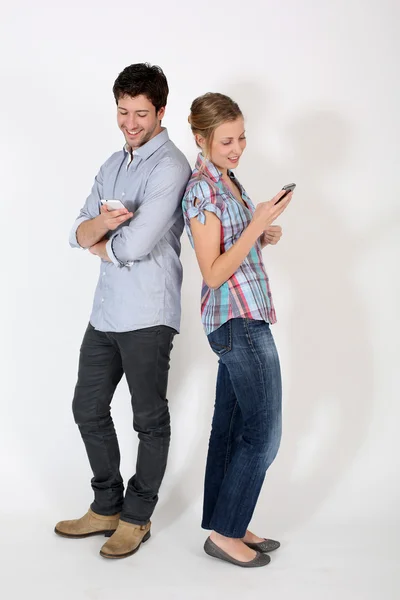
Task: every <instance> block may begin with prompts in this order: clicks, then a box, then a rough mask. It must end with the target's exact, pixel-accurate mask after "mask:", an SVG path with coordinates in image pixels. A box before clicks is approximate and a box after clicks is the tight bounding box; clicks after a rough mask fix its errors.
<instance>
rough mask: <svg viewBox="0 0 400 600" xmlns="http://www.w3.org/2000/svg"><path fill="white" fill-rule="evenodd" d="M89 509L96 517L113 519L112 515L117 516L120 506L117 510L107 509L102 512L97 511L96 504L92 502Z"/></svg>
mask: <svg viewBox="0 0 400 600" xmlns="http://www.w3.org/2000/svg"><path fill="white" fill-rule="evenodd" d="M90 508H91V510H92V511H93V512H94V513H96V515H101V516H102V517H113V516H114V515H117V514H119V513H120V512H121V510H122V505H121V506H120V507H119V508H107V509H104V510H102V509H100V510H99V509H98V508H96V502H92V504H91V505H90Z"/></svg>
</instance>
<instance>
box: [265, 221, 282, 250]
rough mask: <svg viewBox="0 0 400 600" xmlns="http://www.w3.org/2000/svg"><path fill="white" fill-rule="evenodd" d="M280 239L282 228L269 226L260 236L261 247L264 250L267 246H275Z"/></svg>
mask: <svg viewBox="0 0 400 600" xmlns="http://www.w3.org/2000/svg"><path fill="white" fill-rule="evenodd" d="M281 237H282V227H279V225H270V226H269V227H267V229H265V230H264V233H263V234H262V236H261V247H262V248H265V246H267V245H268V244H272V245H273V246H275V244H277V243H278V242H279V240H280V239H281Z"/></svg>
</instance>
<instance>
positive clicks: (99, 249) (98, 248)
mask: <svg viewBox="0 0 400 600" xmlns="http://www.w3.org/2000/svg"><path fill="white" fill-rule="evenodd" d="M107 242H108V240H101V241H100V242H97V244H95V245H94V246H91V247H90V248H89V252H91V254H94V255H95V256H98V257H99V258H102V259H103V260H106V261H107V262H112V260H111V258H110V257H109V256H108V254H107V251H106V244H107Z"/></svg>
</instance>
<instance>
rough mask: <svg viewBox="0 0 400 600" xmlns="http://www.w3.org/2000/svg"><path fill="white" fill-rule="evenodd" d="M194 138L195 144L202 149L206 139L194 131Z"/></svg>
mask: <svg viewBox="0 0 400 600" xmlns="http://www.w3.org/2000/svg"><path fill="white" fill-rule="evenodd" d="M194 139H195V140H196V144H197V145H198V146H200V148H201V149H202V150H204V148H205V146H206V140H205V139H204V138H203V136H202V135H199V134H198V133H196V135H195V136H194Z"/></svg>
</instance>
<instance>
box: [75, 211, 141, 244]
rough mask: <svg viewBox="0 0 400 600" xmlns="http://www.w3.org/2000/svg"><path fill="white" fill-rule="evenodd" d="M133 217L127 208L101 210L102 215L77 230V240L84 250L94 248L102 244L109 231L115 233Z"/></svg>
mask: <svg viewBox="0 0 400 600" xmlns="http://www.w3.org/2000/svg"><path fill="white" fill-rule="evenodd" d="M132 217H133V213H131V212H129V211H128V209H126V208H121V209H118V210H108V208H107V206H104V205H103V206H102V207H101V208H100V214H99V215H98V216H97V217H94V219H89V220H88V221H83V223H81V224H80V225H79V227H78V229H77V230H76V239H77V241H78V244H79V245H80V246H81V247H82V248H92V247H93V246H95V245H96V244H97V243H98V242H100V241H101V240H102V239H103V238H104V236H105V235H106V233H107V232H108V231H114V230H115V229H117V227H119V226H120V225H121V223H124V222H125V221H128V219H131V218H132Z"/></svg>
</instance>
